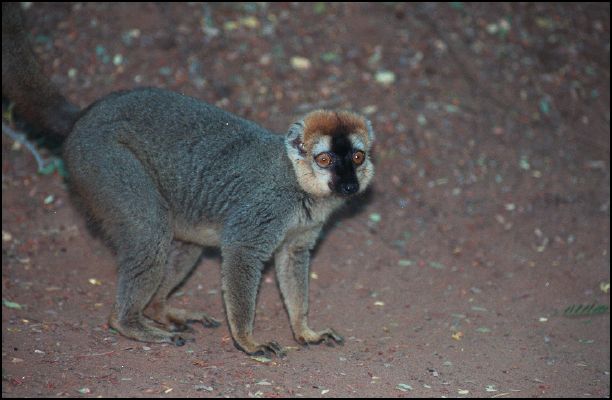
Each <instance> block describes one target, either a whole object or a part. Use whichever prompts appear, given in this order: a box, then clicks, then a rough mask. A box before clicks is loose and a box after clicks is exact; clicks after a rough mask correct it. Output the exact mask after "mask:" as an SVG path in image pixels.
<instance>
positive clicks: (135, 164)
mask: <svg viewBox="0 0 612 400" xmlns="http://www.w3.org/2000/svg"><path fill="white" fill-rule="evenodd" d="M3 7H4V6H3ZM3 13H4V9H3ZM3 23H4V21H3ZM3 34H4V33H3ZM3 53H4V43H3ZM3 64H4V62H3ZM34 72H36V73H38V72H39V71H38V70H35V71H34ZM2 79H3V87H4V80H5V77H4V66H3V78H2ZM35 89H36V88H34V90H35ZM373 140H374V134H373V130H372V126H371V124H370V122H369V121H367V120H366V119H365V118H364V117H362V116H360V115H357V114H354V113H352V112H348V111H338V112H335V111H326V110H319V111H314V112H311V113H309V114H307V115H306V116H305V117H304V118H303V119H301V120H299V121H298V122H295V123H294V124H292V125H291V126H290V127H289V130H288V132H287V133H286V134H285V135H277V134H274V133H272V132H270V131H268V130H267V129H264V128H262V127H260V126H259V125H257V124H255V123H254V122H251V121H248V120H245V119H242V118H240V117H238V116H236V115H233V114H231V113H228V112H226V111H223V110H221V109H219V108H217V107H215V106H212V105H210V104H207V103H204V102H202V101H200V100H197V99H194V98H191V97H188V96H184V95H181V94H178V93H174V92H171V91H167V90H162V89H153V88H146V89H136V90H131V91H127V92H119V93H113V94H110V95H108V96H106V97H104V98H102V99H100V100H98V101H97V102H95V103H94V104H93V105H91V106H90V107H89V108H87V109H86V110H85V111H83V112H82V113H81V114H80V116H79V118H78V120H77V121H76V123H75V124H74V127H73V129H72V131H71V133H70V135H69V136H68V138H67V140H66V142H65V144H64V158H65V162H66V166H67V168H68V171H69V174H70V181H69V183H70V187H71V189H72V190H73V192H74V193H75V194H76V196H77V197H78V199H79V201H80V203H82V205H83V206H84V208H85V209H86V212H87V214H88V215H89V216H91V218H92V219H93V220H94V221H95V222H96V223H97V224H98V225H99V227H100V228H101V230H102V232H103V234H104V236H105V237H106V238H107V239H108V242H109V244H110V246H111V247H112V248H113V249H114V251H115V252H116V255H117V260H118V283H117V295H116V301H115V304H114V306H113V310H112V312H111V316H110V320H109V324H110V326H111V327H113V328H114V329H116V330H117V331H118V332H120V333H121V334H123V335H124V336H127V337H129V338H132V339H136V340H140V341H144V342H174V343H176V344H183V343H184V338H183V337H182V336H180V335H181V334H180V333H177V331H180V329H183V328H185V327H186V326H187V323H188V322H193V321H201V322H203V323H204V325H205V326H215V325H218V322H217V321H216V320H215V319H214V318H212V317H209V316H208V315H206V314H204V313H202V312H196V311H186V310H181V309H177V308H173V307H170V306H169V305H168V304H167V299H168V296H169V295H170V294H171V293H172V291H173V290H174V289H175V288H176V287H177V285H179V284H180V283H181V282H182V281H183V280H184V279H185V277H186V276H187V275H188V274H189V273H190V272H191V270H192V269H193V268H194V267H195V264H197V261H198V259H199V257H200V255H201V254H202V251H203V247H204V246H218V247H220V248H221V256H222V266H221V272H222V278H221V280H222V289H223V300H224V304H225V309H226V312H227V320H228V322H229V327H230V331H231V334H232V337H233V339H234V343H235V345H236V346H237V347H238V348H239V349H241V350H243V351H245V352H246V353H248V354H262V353H264V354H269V353H273V354H276V355H283V354H284V352H283V349H282V347H281V346H279V345H278V344H277V343H276V342H270V343H263V344H262V343H259V342H257V341H256V340H255V338H254V337H253V321H254V316H255V304H256V298H257V292H258V288H259V284H260V279H261V275H262V269H263V266H264V263H266V262H267V261H269V260H273V261H274V264H275V269H276V276H277V279H278V284H279V287H280V290H281V293H282V296H283V299H284V302H285V306H286V309H287V311H288V314H289V319H290V323H291V328H292V330H293V334H294V337H295V339H296V340H297V341H298V342H299V343H301V344H310V343H321V342H329V343H334V342H336V343H342V342H343V339H342V337H341V336H340V335H338V334H337V333H336V332H335V331H334V330H332V329H324V330H321V331H315V330H312V329H311V328H310V327H309V325H308V320H307V316H308V283H309V264H310V250H311V249H312V247H313V246H314V244H315V242H316V240H317V238H318V236H319V233H320V231H321V228H322V226H323V224H324V223H325V221H326V220H327V219H328V217H329V215H330V214H331V213H332V212H333V211H334V210H335V209H337V208H338V207H339V206H340V205H342V204H343V203H344V202H345V201H346V199H347V198H348V197H350V196H353V195H355V194H358V193H361V192H363V191H364V190H365V189H366V187H367V186H368V184H369V183H370V181H371V179H372V176H373V172H374V168H373V165H372V161H371V160H370V149H371V146H372V141H373ZM179 243H182V244H181V246H182V247H186V251H185V252H184V253H183V255H182V257H180V258H179V259H178V260H176V262H174V263H171V262H169V256H168V255H169V253H170V252H171V251H172V249H173V248H174V247H175V246H177V245H178V244H179ZM145 308H146V309H147V316H145V315H144V311H145ZM149 317H150V318H151V319H149ZM153 321H155V322H153Z"/></svg>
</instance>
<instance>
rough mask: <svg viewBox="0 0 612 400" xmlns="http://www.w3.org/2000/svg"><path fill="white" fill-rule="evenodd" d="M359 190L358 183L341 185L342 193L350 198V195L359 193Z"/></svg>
mask: <svg viewBox="0 0 612 400" xmlns="http://www.w3.org/2000/svg"><path fill="white" fill-rule="evenodd" d="M358 190H359V184H358V183H342V184H340V193H342V194H343V195H345V196H348V195H349V194H353V193H357V191H358Z"/></svg>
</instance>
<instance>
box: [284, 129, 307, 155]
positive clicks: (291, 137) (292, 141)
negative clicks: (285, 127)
mask: <svg viewBox="0 0 612 400" xmlns="http://www.w3.org/2000/svg"><path fill="white" fill-rule="evenodd" d="M285 146H286V147H287V151H288V152H290V153H291V154H294V155H296V156H300V157H303V156H305V155H306V149H305V148H304V120H300V121H298V122H295V123H293V124H292V125H291V126H290V127H289V132H287V138H286V139H285Z"/></svg>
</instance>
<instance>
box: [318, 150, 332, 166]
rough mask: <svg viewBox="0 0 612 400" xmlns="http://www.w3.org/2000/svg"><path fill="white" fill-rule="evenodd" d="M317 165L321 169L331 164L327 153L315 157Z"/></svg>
mask: <svg viewBox="0 0 612 400" xmlns="http://www.w3.org/2000/svg"><path fill="white" fill-rule="evenodd" d="M315 161H316V163H317V165H318V166H319V167H321V168H327V167H329V166H330V165H331V163H332V158H331V156H330V155H329V153H321V154H319V155H318V156H316V157H315Z"/></svg>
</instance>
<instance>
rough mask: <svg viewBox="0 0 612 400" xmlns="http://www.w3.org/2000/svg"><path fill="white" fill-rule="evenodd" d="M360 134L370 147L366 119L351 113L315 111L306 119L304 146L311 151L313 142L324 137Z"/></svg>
mask: <svg viewBox="0 0 612 400" xmlns="http://www.w3.org/2000/svg"><path fill="white" fill-rule="evenodd" d="M353 133H354V134H358V135H360V136H362V137H363V142H364V144H365V145H366V146H367V145H369V141H370V140H369V138H368V126H367V123H366V120H365V118H363V117H362V116H360V115H357V114H353V113H351V112H349V111H328V110H318V111H313V112H311V113H310V114H308V115H307V116H306V117H305V118H304V136H303V138H304V145H305V147H306V148H307V149H310V148H311V146H312V142H313V141H314V140H316V139H317V138H319V137H321V136H322V135H324V136H335V135H349V134H353Z"/></svg>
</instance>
